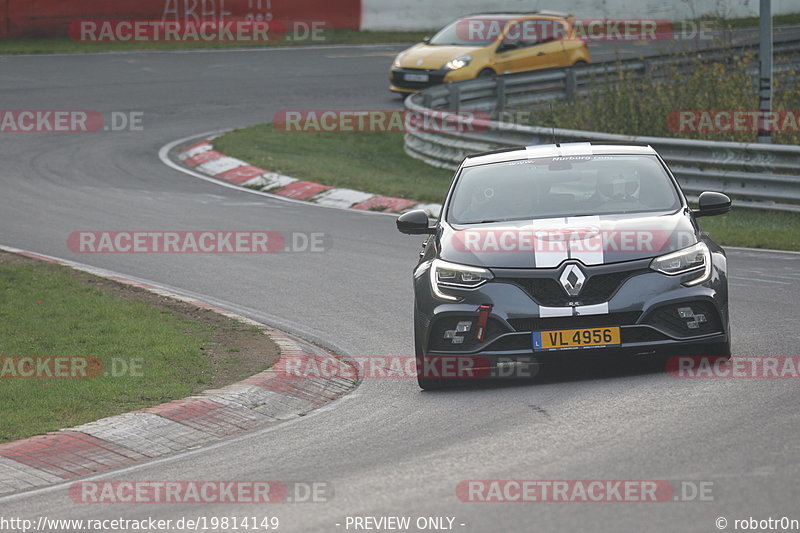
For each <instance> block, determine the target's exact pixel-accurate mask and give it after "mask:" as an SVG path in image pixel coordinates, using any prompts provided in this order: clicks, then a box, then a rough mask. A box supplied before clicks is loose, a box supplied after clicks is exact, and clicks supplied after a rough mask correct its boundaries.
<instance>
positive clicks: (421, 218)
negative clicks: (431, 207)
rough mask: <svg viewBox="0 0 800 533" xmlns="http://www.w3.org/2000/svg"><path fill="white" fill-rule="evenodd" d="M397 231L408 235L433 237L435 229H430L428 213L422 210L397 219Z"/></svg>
mask: <svg viewBox="0 0 800 533" xmlns="http://www.w3.org/2000/svg"><path fill="white" fill-rule="evenodd" d="M397 229H398V231H400V233H405V234H406V235H431V234H433V233H434V232H435V228H432V227H430V221H429V220H428V212H427V211H424V210H422V209H416V210H414V211H409V212H408V213H406V214H404V215H401V216H400V218H398V219H397Z"/></svg>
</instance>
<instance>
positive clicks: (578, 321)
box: [508, 311, 641, 331]
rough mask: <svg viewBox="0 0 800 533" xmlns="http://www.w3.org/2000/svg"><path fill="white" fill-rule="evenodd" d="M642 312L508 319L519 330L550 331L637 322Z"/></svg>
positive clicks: (623, 324) (627, 324)
mask: <svg viewBox="0 0 800 533" xmlns="http://www.w3.org/2000/svg"><path fill="white" fill-rule="evenodd" d="M640 315H641V312H639V311H628V312H623V313H609V314H607V315H583V316H567V317H553V318H512V319H511V320H509V321H508V323H509V324H510V325H511V327H512V328H514V329H515V330H517V331H548V330H556V329H578V328H599V327H603V326H629V325H631V324H635V323H636V321H637V320H638V319H639V316H640Z"/></svg>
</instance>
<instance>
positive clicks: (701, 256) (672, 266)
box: [650, 242, 711, 287]
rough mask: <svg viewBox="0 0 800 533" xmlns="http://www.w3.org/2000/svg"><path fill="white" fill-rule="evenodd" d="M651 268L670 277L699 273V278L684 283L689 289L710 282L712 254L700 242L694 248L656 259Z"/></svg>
mask: <svg viewBox="0 0 800 533" xmlns="http://www.w3.org/2000/svg"><path fill="white" fill-rule="evenodd" d="M650 268H652V269H653V270H656V271H658V272H661V273H662V274H666V275H668V276H678V275H681V274H689V273H691V272H697V277H694V278H692V279H690V280H689V281H684V282H683V284H684V285H686V286H687V287H691V286H692V285H698V284H700V283H703V282H704V281H708V278H710V277H711V252H710V251H709V250H708V246H706V245H705V243H702V242H698V243H697V244H695V245H694V246H690V247H688V248H684V249H683V250H678V251H677V252H672V253H670V254H667V255H662V256H661V257H656V258H655V259H653V261H652V262H651V263H650Z"/></svg>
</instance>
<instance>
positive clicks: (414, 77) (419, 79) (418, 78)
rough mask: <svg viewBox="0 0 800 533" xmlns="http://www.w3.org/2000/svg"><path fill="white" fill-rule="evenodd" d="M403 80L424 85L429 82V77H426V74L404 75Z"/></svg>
mask: <svg viewBox="0 0 800 533" xmlns="http://www.w3.org/2000/svg"><path fill="white" fill-rule="evenodd" d="M404 79H405V80H406V81H416V82H421V83H425V82H427V81H428V80H430V76H428V75H427V74H405V75H404Z"/></svg>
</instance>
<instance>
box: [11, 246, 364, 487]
mask: <svg viewBox="0 0 800 533" xmlns="http://www.w3.org/2000/svg"><path fill="white" fill-rule="evenodd" d="M0 250H3V251H6V252H11V253H15V254H19V255H23V256H26V257H31V258H34V259H39V260H42V261H47V262H51V263H58V264H61V265H65V266H68V267H71V268H73V269H76V270H80V271H83V272H88V273H90V274H93V275H95V276H99V277H103V278H107V279H110V280H113V281H116V282H119V283H123V284H126V285H131V286H135V287H140V288H143V289H146V290H148V291H150V292H152V293H155V294H158V295H160V296H166V297H168V298H173V299H175V300H180V301H182V302H187V303H190V304H192V305H195V306H197V307H200V308H203V309H210V310H212V311H214V312H216V313H219V314H221V315H223V316H226V317H229V318H233V319H236V320H239V321H241V322H244V323H246V324H249V325H253V326H256V327H259V328H260V329H261V330H262V331H263V332H264V333H265V334H266V335H268V336H269V337H270V338H271V339H272V340H273V341H275V343H276V344H278V346H279V347H280V353H281V355H280V358H279V359H278V361H277V362H276V363H275V365H274V366H273V367H272V368H271V369H269V370H266V371H264V372H261V373H259V374H256V375H255V376H252V377H250V378H247V379H245V380H244V381H241V382H239V383H234V384H232V385H228V386H227V387H224V388H221V389H218V390H208V391H204V392H202V393H200V394H198V395H196V396H191V397H189V398H184V399H182V400H175V401H172V402H169V403H165V404H162V405H157V406H155V407H150V408H147V409H142V410H140V411H134V412H131V413H125V414H122V415H118V416H112V417H109V418H103V419H101V420H98V421H96V422H90V423H88V424H83V425H81V426H77V427H73V428H67V429H62V430H60V431H53V432H50V433H47V434H45V435H38V436H35V437H30V438H27V439H23V440H18V441H15V442H8V443H5V444H0V494H5V493H11V492H16V491H20V490H26V489H31V488H33V487H37V486H41V485H48V484H52V483H57V482H59V481H63V480H67V479H71V478H75V477H78V476H84V475H87V474H91V473H94V472H99V471H103V470H109V469H112V468H117V467H120V466H123V465H127V464H130V463H133V462H136V461H144V460H147V459H150V458H153V457H159V456H162V455H166V454H169V453H173V452H177V451H180V450H186V449H188V448H193V447H196V446H199V445H202V444H206V443H209V442H211V441H215V440H220V439H222V438H224V437H228V436H230V435H234V434H236V433H239V432H242V431H246V430H250V429H255V428H259V427H263V426H266V425H268V424H270V423H273V422H276V421H278V420H286V419H289V418H294V417H297V416H301V415H303V414H305V413H307V412H309V411H311V410H313V409H316V408H317V407H320V406H322V405H324V404H326V403H328V402H330V401H332V400H335V399H336V398H338V397H340V396H342V395H344V394H346V393H347V392H349V391H350V390H352V389H353V388H354V387H355V385H356V381H355V380H351V379H345V378H341V377H313V378H307V377H294V376H289V375H288V374H287V373H285V372H280V368H281V366H282V364H284V363H283V361H284V360H285V358H287V359H296V358H297V357H313V358H315V359H320V358H322V359H330V360H331V361H329V362H330V363H331V364H333V363H336V364H337V365H341V364H349V363H347V362H346V361H340V360H339V359H336V358H335V357H334V356H332V355H331V354H329V353H327V352H325V351H324V350H322V349H320V348H316V347H313V346H310V345H305V344H303V345H301V344H300V343H299V342H298V341H296V340H295V339H294V338H292V337H290V336H288V335H287V334H285V333H283V332H280V331H277V330H275V329H272V328H269V327H267V326H264V325H263V324H261V323H259V322H256V321H254V320H250V319H249V318H246V317H243V316H240V315H236V314H234V313H231V312H229V311H226V310H224V309H221V308H219V307H216V306H213V305H210V304H207V303H205V302H200V301H197V300H195V299H193V298H188V297H185V296H182V295H179V294H175V293H172V292H170V291H166V290H163V289H160V288H158V287H153V286H150V285H147V284H144V283H140V282H137V281H134V280H132V279H129V278H126V277H125V276H123V275H121V274H117V273H114V272H111V271H108V270H104V269H100V268H95V267H91V266H88V265H82V264H80V263H75V262H72V261H66V260H61V259H58V258H55V257H50V256H45V255H40V254H36V253H32V252H28V251H26V250H19V249H16V248H10V247H6V246H0ZM351 375H356V374H355V373H353V374H351Z"/></svg>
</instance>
